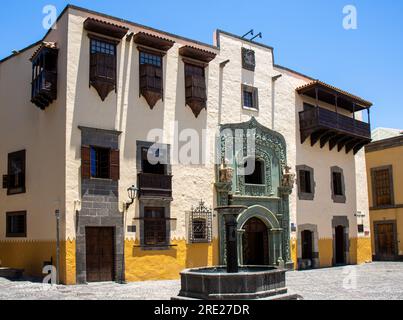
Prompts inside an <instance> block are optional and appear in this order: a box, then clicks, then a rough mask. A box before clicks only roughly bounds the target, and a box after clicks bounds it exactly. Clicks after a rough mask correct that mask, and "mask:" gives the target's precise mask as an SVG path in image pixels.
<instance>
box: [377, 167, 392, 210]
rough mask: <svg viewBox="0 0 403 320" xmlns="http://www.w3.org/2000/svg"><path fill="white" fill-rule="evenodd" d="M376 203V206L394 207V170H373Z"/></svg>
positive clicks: (389, 168)
mask: <svg viewBox="0 0 403 320" xmlns="http://www.w3.org/2000/svg"><path fill="white" fill-rule="evenodd" d="M372 179H373V180H374V181H373V185H374V187H373V190H374V202H375V206H377V207H382V206H391V205H393V202H394V201H393V180H392V168H391V167H387V168H381V169H375V170H373V174H372Z"/></svg>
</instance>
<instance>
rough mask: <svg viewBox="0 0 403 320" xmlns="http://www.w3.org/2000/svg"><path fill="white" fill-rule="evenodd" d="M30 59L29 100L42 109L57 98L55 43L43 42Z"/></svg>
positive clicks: (56, 52) (56, 54) (56, 55)
mask: <svg viewBox="0 0 403 320" xmlns="http://www.w3.org/2000/svg"><path fill="white" fill-rule="evenodd" d="M31 61H32V83H31V102H32V103H34V104H35V105H36V106H37V107H38V108H40V109H42V110H44V109H45V108H47V107H48V106H49V105H50V104H51V103H52V102H53V100H55V99H56V98H57V61H58V50H57V48H56V45H55V44H54V43H43V44H42V45H41V47H40V48H39V49H38V51H37V52H36V53H35V54H34V56H33V57H32V58H31Z"/></svg>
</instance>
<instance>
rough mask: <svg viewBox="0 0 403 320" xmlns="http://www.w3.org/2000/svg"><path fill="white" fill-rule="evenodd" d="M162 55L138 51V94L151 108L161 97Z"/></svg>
mask: <svg viewBox="0 0 403 320" xmlns="http://www.w3.org/2000/svg"><path fill="white" fill-rule="evenodd" d="M162 81H163V78H162V55H161V54H159V53H152V52H151V51H150V52H146V51H140V94H141V95H142V96H143V97H144V98H145V99H146V101H147V103H148V105H149V106H150V108H151V109H153V108H154V106H155V104H156V103H157V102H158V101H159V100H160V99H162V97H163V85H162V83H163V82H162Z"/></svg>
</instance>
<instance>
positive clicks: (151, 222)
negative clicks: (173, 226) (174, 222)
mask: <svg viewBox="0 0 403 320" xmlns="http://www.w3.org/2000/svg"><path fill="white" fill-rule="evenodd" d="M166 227H167V219H166V217H165V209H164V208H150V207H148V208H144V244H145V245H146V246H159V245H161V246H165V245H168V239H167V230H166Z"/></svg>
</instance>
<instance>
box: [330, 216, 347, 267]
mask: <svg viewBox="0 0 403 320" xmlns="http://www.w3.org/2000/svg"><path fill="white" fill-rule="evenodd" d="M339 226H342V227H343V228H344V262H345V264H346V265H348V264H350V237H349V235H350V223H349V221H348V217H347V216H334V217H333V219H332V235H333V258H332V265H333V266H336V265H337V264H336V227H339Z"/></svg>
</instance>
